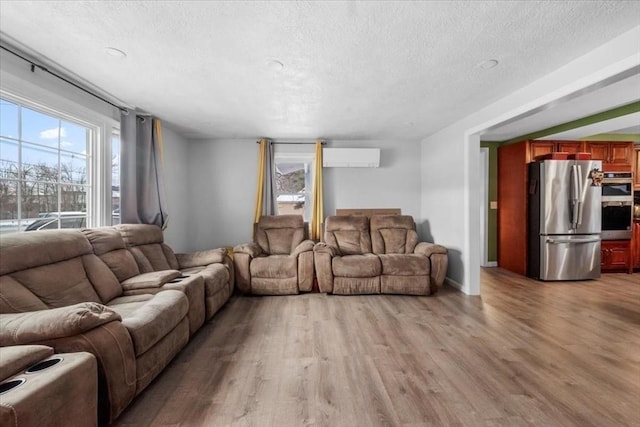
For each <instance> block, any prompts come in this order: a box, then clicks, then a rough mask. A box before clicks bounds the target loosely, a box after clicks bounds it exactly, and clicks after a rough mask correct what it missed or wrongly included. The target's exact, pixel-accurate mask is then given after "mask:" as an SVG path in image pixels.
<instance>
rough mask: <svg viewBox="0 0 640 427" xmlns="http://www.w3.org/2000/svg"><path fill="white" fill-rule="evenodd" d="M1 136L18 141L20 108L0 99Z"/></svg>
mask: <svg viewBox="0 0 640 427" xmlns="http://www.w3.org/2000/svg"><path fill="white" fill-rule="evenodd" d="M0 135H2V136H8V137H10V138H15V139H18V138H19V135H18V106H17V105H16V104H14V103H12V102H9V101H7V100H4V99H0Z"/></svg>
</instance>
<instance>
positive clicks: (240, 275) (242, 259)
mask: <svg viewBox="0 0 640 427" xmlns="http://www.w3.org/2000/svg"><path fill="white" fill-rule="evenodd" d="M252 259H253V258H252V257H251V255H249V254H247V253H244V252H236V251H235V249H234V254H233V268H234V275H235V285H236V287H237V288H238V290H239V291H240V292H242V293H243V294H249V293H251V271H250V265H251V260H252Z"/></svg>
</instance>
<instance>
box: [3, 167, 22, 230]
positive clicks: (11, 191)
mask: <svg viewBox="0 0 640 427" xmlns="http://www.w3.org/2000/svg"><path fill="white" fill-rule="evenodd" d="M15 231H19V230H18V182H17V181H12V180H8V179H0V234H4V233H13V232H15Z"/></svg>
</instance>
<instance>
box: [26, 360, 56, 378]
mask: <svg viewBox="0 0 640 427" xmlns="http://www.w3.org/2000/svg"><path fill="white" fill-rule="evenodd" d="M62 360H63V359H62V357H52V358H51V359H47V360H43V361H42V362H38V363H36V364H35V365H33V366H30V367H28V368H27V370H26V371H24V373H25V374H33V373H36V372H40V371H43V370H45V369H48V368H50V367H52V366H55V365H57V364H58V363H60V362H62Z"/></svg>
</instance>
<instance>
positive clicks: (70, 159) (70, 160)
mask: <svg viewBox="0 0 640 427" xmlns="http://www.w3.org/2000/svg"><path fill="white" fill-rule="evenodd" d="M60 182H64V183H66V182H72V183H75V184H86V183H87V158H86V157H85V156H83V155H82V154H67V153H61V154H60Z"/></svg>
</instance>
